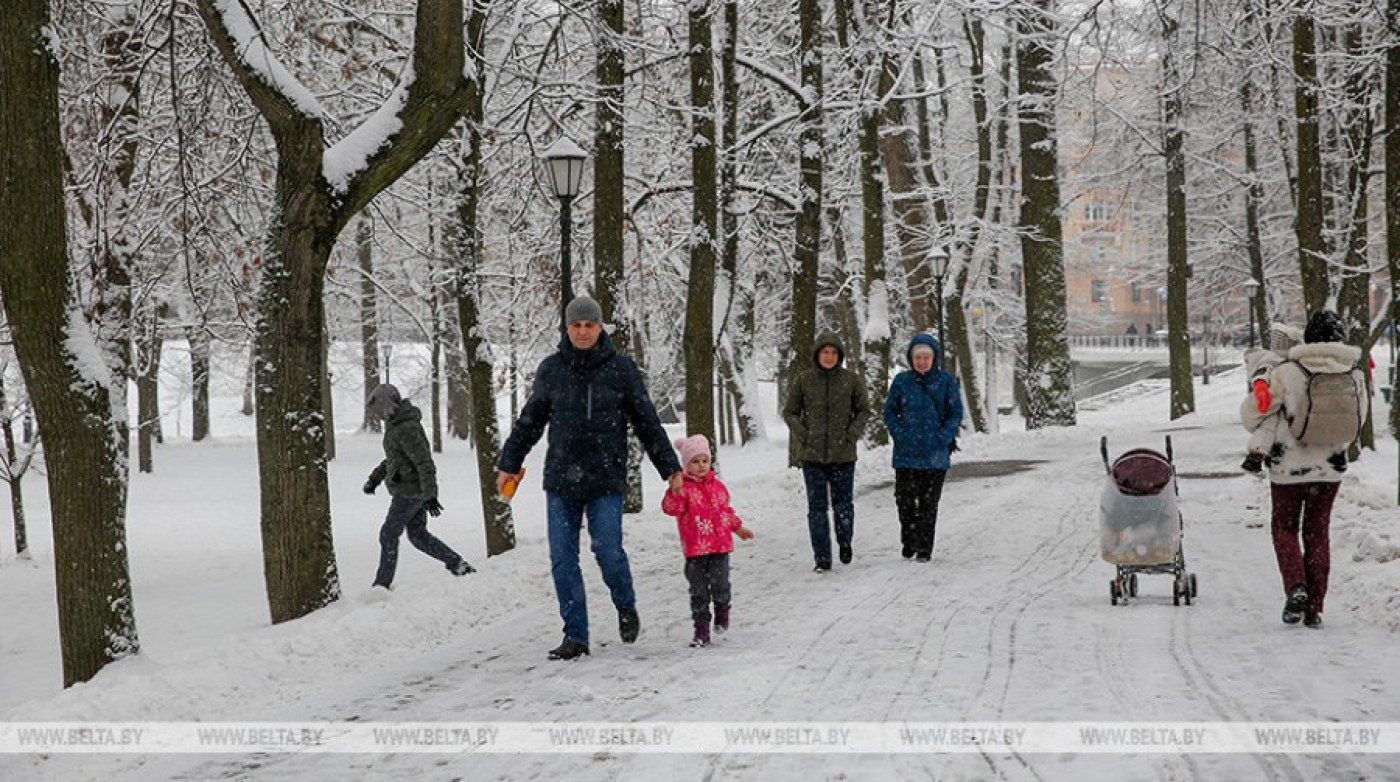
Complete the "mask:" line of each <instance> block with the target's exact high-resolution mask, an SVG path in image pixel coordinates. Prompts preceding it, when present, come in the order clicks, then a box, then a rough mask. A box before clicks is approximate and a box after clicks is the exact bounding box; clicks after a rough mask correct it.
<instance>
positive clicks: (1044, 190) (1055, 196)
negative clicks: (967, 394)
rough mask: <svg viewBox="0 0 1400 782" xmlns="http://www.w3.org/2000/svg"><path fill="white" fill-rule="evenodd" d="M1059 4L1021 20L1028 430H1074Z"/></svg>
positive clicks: (1042, 3)
mask: <svg viewBox="0 0 1400 782" xmlns="http://www.w3.org/2000/svg"><path fill="white" fill-rule="evenodd" d="M1054 12H1055V3H1054V0H1033V2H1031V3H1029V4H1028V5H1027V6H1025V7H1023V8H1022V9H1021V11H1020V12H1019V13H1018V14H1017V15H1016V30H1017V34H1018V36H1019V41H1018V52H1017V62H1016V67H1017V82H1018V84H1019V87H1020V95H1019V97H1018V101H1019V102H1018V107H1017V111H1018V114H1019V122H1020V128H1021V174H1022V176H1021V182H1022V185H1021V187H1022V202H1021V217H1020V230H1021V257H1022V263H1023V265H1024V268H1025V282H1026V293H1025V301H1026V366H1025V370H1024V375H1025V379H1024V384H1025V391H1026V404H1025V409H1024V411H1025V415H1026V427H1027V428H1028V429H1040V428H1042V427H1046V426H1073V425H1074V422H1075V411H1074V376H1073V371H1072V369H1071V366H1070V360H1069V345H1067V344H1066V343H1065V324H1066V321H1067V318H1066V313H1065V264H1064V246H1063V244H1062V240H1061V236H1062V234H1061V226H1060V180H1059V173H1058V170H1057V164H1058V154H1057V151H1056V136H1055V104H1056V100H1055V96H1056V92H1057V87H1056V84H1055V77H1054V73H1053V70H1052V69H1053V68H1054V62H1055V39H1054V36H1055V34H1056V33H1055V28H1054V22H1053V21H1052V17H1053V14H1054Z"/></svg>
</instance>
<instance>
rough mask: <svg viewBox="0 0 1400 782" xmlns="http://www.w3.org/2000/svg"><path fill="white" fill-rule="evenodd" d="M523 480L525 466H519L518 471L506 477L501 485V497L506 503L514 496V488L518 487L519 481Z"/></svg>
mask: <svg viewBox="0 0 1400 782" xmlns="http://www.w3.org/2000/svg"><path fill="white" fill-rule="evenodd" d="M523 480H525V468H524V467H521V468H520V472H518V473H516V474H515V475H512V476H510V477H509V478H507V479H506V482H505V485H504V486H502V487H501V499H503V500H505V501H506V502H507V503H508V502H510V501H511V500H512V499H514V498H515V490H516V489H518V488H520V482H521V481H523Z"/></svg>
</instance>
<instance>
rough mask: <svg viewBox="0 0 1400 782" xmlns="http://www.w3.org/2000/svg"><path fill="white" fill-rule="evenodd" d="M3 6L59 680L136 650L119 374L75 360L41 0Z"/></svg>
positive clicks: (12, 189) (18, 238) (7, 252)
mask: <svg viewBox="0 0 1400 782" xmlns="http://www.w3.org/2000/svg"><path fill="white" fill-rule="evenodd" d="M6 10H7V15H6V19H5V24H3V25H0V297H2V298H3V300H4V304H5V311H6V314H7V316H8V318H9V323H10V330H11V333H12V335H13V337H14V348H15V353H16V355H17V356H18V358H19V362H20V367H21V369H22V371H23V375H24V382H25V387H26V388H27V389H28V391H29V395H30V399H31V400H32V402H33V405H34V411H35V414H36V415H37V417H38V422H39V428H40V431H41V432H42V436H43V438H44V449H45V453H46V457H47V464H48V479H49V498H50V505H51V515H52V522H53V545H54V571H55V587H56V593H57V598H58V625H59V636H60V641H61V647H62V655H63V681H64V685H65V686H71V685H73V684H76V683H78V682H82V681H86V680H88V679H91V678H92V677H93V676H95V675H96V674H97V672H98V671H100V670H101V669H102V668H103V666H105V665H107V664H108V663H110V662H112V661H114V660H117V659H120V658H122V657H126V656H127V655H131V654H135V653H136V652H137V651H139V649H140V643H139V641H138V637H137V633H136V619H135V615H134V613H133V609H132V599H131V577H130V572H129V569H128V565H127V553H126V552H127V546H126V480H127V433H126V404H125V396H124V393H122V389H124V385H125V382H126V377H125V376H124V375H118V374H114V373H113V372H112V369H111V368H110V367H105V366H101V365H92V364H91V363H84V362H83V360H82V359H80V358H79V357H78V355H77V352H75V349H74V348H75V347H76V348H77V351H81V352H83V353H87V352H88V351H94V350H95V346H94V345H93V344H92V341H93V337H92V334H91V332H89V331H88V325H87V324H86V323H85V322H84V321H83V319H82V318H81V317H80V316H78V315H77V313H78V312H79V311H80V308H79V302H78V300H77V292H76V290H75V288H74V284H73V281H72V278H71V276H70V274H69V268H68V237H67V227H66V225H65V210H64V195H63V156H64V150H63V142H62V138H61V134H60V128H59V103H58V100H59V98H58V79H59V68H58V62H57V61H56V60H55V59H54V53H53V51H52V50H51V49H50V46H49V43H50V38H49V35H50V33H49V31H48V29H47V28H48V27H49V26H50V25H51V24H52V22H51V19H50V15H49V3H48V2H47V0H16V2H13V3H9V4H8V5H7V7H6ZM80 346H81V347H80ZM118 386H121V389H119V388H118Z"/></svg>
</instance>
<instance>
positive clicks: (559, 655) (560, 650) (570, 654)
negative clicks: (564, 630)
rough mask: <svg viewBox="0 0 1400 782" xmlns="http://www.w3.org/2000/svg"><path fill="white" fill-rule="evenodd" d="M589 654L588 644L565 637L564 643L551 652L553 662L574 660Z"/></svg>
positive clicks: (550, 656)
mask: <svg viewBox="0 0 1400 782" xmlns="http://www.w3.org/2000/svg"><path fill="white" fill-rule="evenodd" d="M587 654H588V644H582V643H579V642H578V641H575V640H574V639H572V638H570V637H568V636H564V642H563V643H561V644H559V645H558V646H556V647H555V648H553V649H550V650H549V659H551V660H573V659H577V658H579V657H583V656H585V655H587Z"/></svg>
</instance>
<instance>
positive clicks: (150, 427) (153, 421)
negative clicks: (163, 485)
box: [134, 306, 164, 473]
mask: <svg viewBox="0 0 1400 782" xmlns="http://www.w3.org/2000/svg"><path fill="white" fill-rule="evenodd" d="M145 309H146V310H147V312H146V313H145V317H143V318H141V319H140V321H139V322H138V323H137V328H136V329H135V331H136V334H135V337H136V339H135V340H134V343H135V347H136V367H135V369H136V463H137V465H138V469H139V470H140V471H141V472H143V473H150V472H152V471H154V469H155V455H154V453H153V449H154V441H155V437H156V426H157V424H158V423H159V422H160V354H161V347H162V343H163V342H164V340H162V339H161V338H160V321H161V317H160V312H159V311H157V308H155V307H149V306H148V307H146V308H145Z"/></svg>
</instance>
